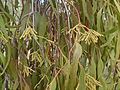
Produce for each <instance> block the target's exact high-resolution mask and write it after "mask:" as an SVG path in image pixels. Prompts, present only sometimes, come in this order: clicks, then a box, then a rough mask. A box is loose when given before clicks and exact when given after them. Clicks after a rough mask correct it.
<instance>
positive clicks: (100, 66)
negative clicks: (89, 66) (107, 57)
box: [98, 59, 103, 78]
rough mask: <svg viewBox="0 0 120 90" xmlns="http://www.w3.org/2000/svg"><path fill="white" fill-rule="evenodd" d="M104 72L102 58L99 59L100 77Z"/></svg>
mask: <svg viewBox="0 0 120 90" xmlns="http://www.w3.org/2000/svg"><path fill="white" fill-rule="evenodd" d="M102 74H103V62H102V60H101V59H100V60H98V78H99V77H101V76H102Z"/></svg>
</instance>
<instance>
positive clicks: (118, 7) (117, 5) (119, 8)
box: [114, 0, 120, 13]
mask: <svg viewBox="0 0 120 90" xmlns="http://www.w3.org/2000/svg"><path fill="white" fill-rule="evenodd" d="M114 3H115V5H116V7H117V9H118V11H119V13H120V4H119V3H118V2H117V1H116V0H114Z"/></svg>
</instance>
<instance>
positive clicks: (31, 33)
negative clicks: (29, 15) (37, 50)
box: [20, 26, 37, 40]
mask: <svg viewBox="0 0 120 90" xmlns="http://www.w3.org/2000/svg"><path fill="white" fill-rule="evenodd" d="M36 34H37V32H36V31H35V30H34V29H33V28H32V27H31V26H28V27H27V28H26V29H25V30H24V32H23V34H22V35H21V37H20V39H22V38H23V39H24V40H26V39H28V40H31V39H32V38H34V39H37V35H36Z"/></svg>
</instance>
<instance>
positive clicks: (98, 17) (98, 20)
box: [97, 8, 103, 32]
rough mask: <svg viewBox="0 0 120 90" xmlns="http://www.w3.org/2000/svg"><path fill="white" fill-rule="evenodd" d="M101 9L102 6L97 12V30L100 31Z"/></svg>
mask: <svg viewBox="0 0 120 90" xmlns="http://www.w3.org/2000/svg"><path fill="white" fill-rule="evenodd" d="M102 10H103V8H101V9H100V10H99V12H98V13H97V31H98V32H100V31H101V16H102Z"/></svg>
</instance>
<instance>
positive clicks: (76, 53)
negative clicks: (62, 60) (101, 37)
mask: <svg viewBox="0 0 120 90" xmlns="http://www.w3.org/2000/svg"><path fill="white" fill-rule="evenodd" d="M81 55H82V47H81V45H80V44H79V43H77V42H76V43H75V46H74V52H73V61H74V60H79V59H80V57H81Z"/></svg>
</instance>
